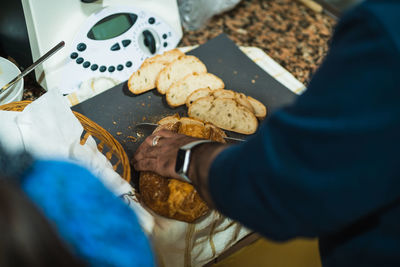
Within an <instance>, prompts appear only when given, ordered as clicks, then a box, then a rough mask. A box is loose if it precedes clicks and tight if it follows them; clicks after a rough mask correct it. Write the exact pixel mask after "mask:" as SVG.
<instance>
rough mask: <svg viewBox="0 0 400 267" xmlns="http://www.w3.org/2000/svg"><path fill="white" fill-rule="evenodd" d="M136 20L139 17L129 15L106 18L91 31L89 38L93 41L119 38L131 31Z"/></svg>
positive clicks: (115, 15)
mask: <svg viewBox="0 0 400 267" xmlns="http://www.w3.org/2000/svg"><path fill="white" fill-rule="evenodd" d="M136 20H137V15H135V14H128V13H120V14H114V15H111V16H108V17H105V18H104V19H102V20H100V21H99V22H97V23H96V24H95V25H94V26H93V27H92V28H91V29H90V31H89V32H88V34H87V37H88V38H90V39H92V40H107V39H111V38H114V37H117V36H119V35H121V34H123V33H124V32H126V31H127V30H129V29H130V28H131V27H132V26H133V25H134V24H135V22H136Z"/></svg>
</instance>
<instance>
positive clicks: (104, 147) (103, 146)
mask: <svg viewBox="0 0 400 267" xmlns="http://www.w3.org/2000/svg"><path fill="white" fill-rule="evenodd" d="M31 102H32V101H19V102H13V103H10V104H6V105H2V106H0V110H8V111H22V110H24V108H25V107H26V106H27V105H28V104H30V103H31ZM73 113H74V115H75V116H76V117H77V118H78V120H79V121H80V123H81V124H82V126H83V128H84V129H85V131H84V132H83V134H82V136H81V142H80V143H81V145H84V144H85V143H86V140H87V139H88V137H89V136H90V135H92V136H93V137H94V139H95V140H96V143H97V148H98V149H99V151H100V152H102V153H103V154H104V156H105V157H106V158H107V159H108V160H109V161H110V162H111V164H112V165H113V168H114V170H115V171H117V172H118V173H119V174H120V175H121V176H122V178H123V179H125V180H126V181H128V182H129V181H130V180H131V167H130V165H129V160H128V156H127V155H126V153H125V151H124V149H123V148H122V146H121V144H120V143H119V142H118V141H117V140H115V138H114V137H113V136H112V135H111V134H110V133H109V132H107V131H106V130H105V129H103V128H102V127H101V126H100V125H98V124H97V123H95V122H93V121H91V120H90V119H88V118H87V117H85V116H83V115H82V114H80V113H78V112H73Z"/></svg>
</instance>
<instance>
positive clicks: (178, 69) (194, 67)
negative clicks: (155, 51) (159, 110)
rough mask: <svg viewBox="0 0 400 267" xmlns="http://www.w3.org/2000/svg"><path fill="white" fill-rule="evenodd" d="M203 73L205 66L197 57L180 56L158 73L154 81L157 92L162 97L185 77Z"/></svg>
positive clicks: (205, 69)
mask: <svg viewBox="0 0 400 267" xmlns="http://www.w3.org/2000/svg"><path fill="white" fill-rule="evenodd" d="M205 72H207V68H206V66H205V65H204V64H203V63H202V62H201V61H200V60H199V59H198V58H197V57H195V56H181V57H179V58H178V59H176V60H174V61H173V62H171V64H169V65H168V66H167V67H165V68H164V69H163V70H162V71H161V72H160V74H159V75H158V77H157V80H156V86H157V91H158V92H159V93H160V94H163V95H164V94H165V93H166V92H167V90H168V89H169V87H170V86H171V85H172V84H174V83H175V82H177V81H179V80H181V79H183V78H184V77H185V76H187V75H189V74H193V73H205Z"/></svg>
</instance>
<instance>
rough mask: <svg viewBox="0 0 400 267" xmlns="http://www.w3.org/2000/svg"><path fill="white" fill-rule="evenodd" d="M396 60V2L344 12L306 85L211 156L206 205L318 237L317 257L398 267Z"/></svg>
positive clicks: (270, 231)
mask: <svg viewBox="0 0 400 267" xmlns="http://www.w3.org/2000/svg"><path fill="white" fill-rule="evenodd" d="M399 65H400V1H398V0H396V1H395V0H392V1H390V0H376V1H368V0H367V1H365V2H363V3H362V4H361V5H359V6H357V7H355V8H354V9H352V10H351V11H349V12H347V13H346V14H345V15H344V16H343V17H342V19H341V21H340V22H339V24H338V25H337V27H336V31H335V34H334V37H333V39H332V43H331V49H330V52H329V54H328V55H327V57H326V59H325V60H324V62H323V64H322V66H321V67H320V68H319V70H318V71H317V73H316V74H315V75H314V77H313V79H312V81H311V82H310V85H309V87H308V90H307V91H306V92H305V93H304V94H303V95H301V96H300V97H299V98H298V100H297V101H296V102H295V103H294V104H293V105H291V106H288V107H285V108H282V109H281V110H279V111H277V112H275V113H274V114H271V116H270V117H269V118H268V119H267V120H266V121H265V123H263V125H262V126H261V129H260V130H259V132H258V133H257V134H256V135H255V136H253V137H252V138H250V140H249V141H248V142H246V143H244V144H240V145H237V146H234V147H231V148H229V149H227V150H226V151H224V152H223V153H221V154H220V155H219V156H218V157H217V159H216V160H215V161H214V162H213V164H212V166H211V169H210V173H209V174H210V176H209V177H210V181H209V187H210V192H211V196H212V199H213V201H214V202H215V205H216V207H217V208H218V209H219V210H220V211H222V212H223V213H224V214H226V215H227V216H229V217H231V218H234V219H236V220H238V221H240V222H242V223H243V224H244V225H246V226H248V227H250V228H252V229H254V230H256V231H258V232H260V233H261V234H263V235H265V236H266V237H269V238H272V239H275V240H280V241H283V240H288V239H291V238H294V237H310V238H315V237H319V243H320V253H321V259H322V263H323V266H341V267H343V266H353V267H354V266H400V159H399V151H400V139H399V137H400V67H399ZM227 166H229V167H227Z"/></svg>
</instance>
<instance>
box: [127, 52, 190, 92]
mask: <svg viewBox="0 0 400 267" xmlns="http://www.w3.org/2000/svg"><path fill="white" fill-rule="evenodd" d="M183 55H184V54H183V53H182V52H181V51H180V50H179V49H173V50H170V51H167V52H165V53H163V54H162V55H157V56H155V57H151V58H148V59H146V60H145V61H144V62H143V64H142V66H141V67H140V69H138V70H137V71H136V72H134V73H133V74H132V75H131V76H130V77H129V80H128V88H129V90H130V91H131V92H132V93H134V94H142V93H144V92H147V91H149V90H151V89H154V88H156V79H157V77H158V74H159V73H160V72H161V70H163V69H164V68H165V67H166V66H167V65H168V64H170V63H171V62H172V61H174V60H176V59H177V58H178V57H180V56H183Z"/></svg>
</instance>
